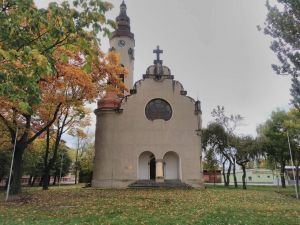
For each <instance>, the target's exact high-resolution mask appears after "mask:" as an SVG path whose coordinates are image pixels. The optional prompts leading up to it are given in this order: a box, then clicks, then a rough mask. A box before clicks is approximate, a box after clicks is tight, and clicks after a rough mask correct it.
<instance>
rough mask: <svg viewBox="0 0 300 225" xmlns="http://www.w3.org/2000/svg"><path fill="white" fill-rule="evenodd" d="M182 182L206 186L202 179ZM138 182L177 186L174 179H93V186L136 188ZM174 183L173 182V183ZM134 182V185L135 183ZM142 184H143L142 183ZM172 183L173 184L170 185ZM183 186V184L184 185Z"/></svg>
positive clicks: (196, 186)
mask: <svg viewBox="0 0 300 225" xmlns="http://www.w3.org/2000/svg"><path fill="white" fill-rule="evenodd" d="M179 182H182V184H184V185H185V184H186V185H187V186H188V187H190V188H191V187H192V188H196V189H202V188H204V183H203V181H201V180H198V179H195V180H192V179H190V180H185V181H179ZM136 183H137V184H138V185H137V187H138V188H142V187H144V188H150V187H153V188H155V187H159V188H164V187H166V188H169V187H171V186H172V187H176V185H175V186H174V184H176V182H175V183H173V182H172V181H166V183H165V181H162V182H157V181H152V180H115V179H114V180H93V181H92V187H93V188H102V189H126V188H128V187H131V188H135V186H136V185H135V184H136ZM172 183H173V184H172ZM133 184H134V185H133ZM141 184H142V185H141ZM169 184H171V186H170V185H169ZM182 187H183V186H182Z"/></svg>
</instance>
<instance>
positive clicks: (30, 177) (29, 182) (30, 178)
mask: <svg viewBox="0 0 300 225" xmlns="http://www.w3.org/2000/svg"><path fill="white" fill-rule="evenodd" d="M31 181H32V175H30V176H29V179H28V183H27V185H28V186H29V187H30V186H31Z"/></svg>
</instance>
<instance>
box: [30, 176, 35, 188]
mask: <svg viewBox="0 0 300 225" xmlns="http://www.w3.org/2000/svg"><path fill="white" fill-rule="evenodd" d="M35 181H36V176H34V177H33V179H32V182H31V187H33V186H34V183H35Z"/></svg>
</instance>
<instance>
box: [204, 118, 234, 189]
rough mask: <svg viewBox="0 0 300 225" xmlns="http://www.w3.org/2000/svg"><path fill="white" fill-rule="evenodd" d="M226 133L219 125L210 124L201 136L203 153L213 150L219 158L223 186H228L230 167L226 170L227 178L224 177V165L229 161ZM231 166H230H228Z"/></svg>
mask: <svg viewBox="0 0 300 225" xmlns="http://www.w3.org/2000/svg"><path fill="white" fill-rule="evenodd" d="M227 140H228V138H227V133H226V132H225V129H224V127H223V126H222V125H220V124H219V123H210V124H209V125H208V126H207V128H206V129H204V130H203V134H202V147H203V149H204V151H205V152H208V151H209V150H211V149H213V150H214V152H215V153H216V154H219V155H220V156H221V157H220V158H221V163H222V168H223V179H224V185H225V186H229V176H230V166H229V168H228V170H227V178H226V176H225V165H226V162H228V161H229V160H230V157H229V155H228V151H227ZM230 165H231V164H230Z"/></svg>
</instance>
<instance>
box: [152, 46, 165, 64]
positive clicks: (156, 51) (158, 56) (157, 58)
mask: <svg viewBox="0 0 300 225" xmlns="http://www.w3.org/2000/svg"><path fill="white" fill-rule="evenodd" d="M163 52H164V51H163V50H161V49H159V45H158V46H157V48H156V49H155V50H153V53H155V54H156V60H154V64H155V65H156V64H160V65H162V63H163V61H162V60H160V54H162V53H163Z"/></svg>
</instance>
